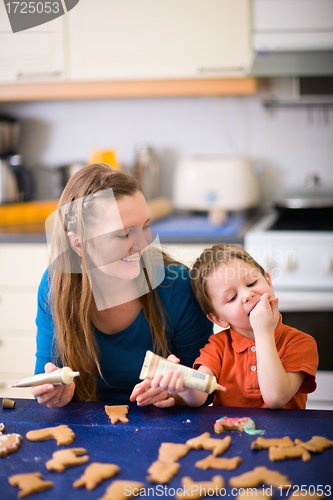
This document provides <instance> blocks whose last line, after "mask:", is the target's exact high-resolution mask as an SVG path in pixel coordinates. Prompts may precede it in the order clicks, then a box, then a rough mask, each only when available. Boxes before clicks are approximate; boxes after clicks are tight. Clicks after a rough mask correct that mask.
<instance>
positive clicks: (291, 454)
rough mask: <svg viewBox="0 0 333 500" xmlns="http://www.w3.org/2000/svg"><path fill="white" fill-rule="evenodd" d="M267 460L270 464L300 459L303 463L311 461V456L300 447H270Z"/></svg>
mask: <svg viewBox="0 0 333 500" xmlns="http://www.w3.org/2000/svg"><path fill="white" fill-rule="evenodd" d="M268 458H269V459H270V460H271V462H276V461H278V460H286V459H287V458H302V460H303V462H308V461H309V460H311V455H310V453H309V452H308V450H306V449H305V448H303V447H302V446H300V445H296V446H293V447H290V448H276V447H275V446H271V447H270V448H269V452H268Z"/></svg>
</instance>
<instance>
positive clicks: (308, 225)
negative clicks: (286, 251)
mask: <svg viewBox="0 0 333 500" xmlns="http://www.w3.org/2000/svg"><path fill="white" fill-rule="evenodd" d="M277 213H278V216H277V219H276V220H275V222H273V224H272V225H271V226H270V227H269V230H275V231H333V207H324V208H278V209H277Z"/></svg>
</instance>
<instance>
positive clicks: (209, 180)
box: [173, 157, 260, 211]
mask: <svg viewBox="0 0 333 500" xmlns="http://www.w3.org/2000/svg"><path fill="white" fill-rule="evenodd" d="M259 195H260V190H259V179H258V175H257V174H256V173H255V169H254V167H253V165H252V163H251V162H250V160H248V159H247V158H233V157H216V158H214V157H212V158H210V157H195V158H183V159H181V160H180V161H179V163H178V165H177V166H176V171H175V176H174V196H173V202H174V205H175V208H178V209H183V210H202V211H211V210H216V209H222V210H244V209H248V208H251V207H253V206H255V205H257V204H258V202H259Z"/></svg>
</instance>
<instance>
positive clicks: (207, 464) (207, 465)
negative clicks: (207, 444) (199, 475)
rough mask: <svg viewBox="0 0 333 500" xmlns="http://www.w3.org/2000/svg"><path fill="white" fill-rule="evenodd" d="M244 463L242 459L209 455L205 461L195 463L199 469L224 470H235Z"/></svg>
mask: <svg viewBox="0 0 333 500" xmlns="http://www.w3.org/2000/svg"><path fill="white" fill-rule="evenodd" d="M241 462H242V459H241V457H233V458H218V457H214V455H208V457H206V458H204V459H203V460H199V461H198V462H196V463H195V467H197V469H203V470H206V469H224V470H235V469H237V467H238V466H239V464H240V463H241Z"/></svg>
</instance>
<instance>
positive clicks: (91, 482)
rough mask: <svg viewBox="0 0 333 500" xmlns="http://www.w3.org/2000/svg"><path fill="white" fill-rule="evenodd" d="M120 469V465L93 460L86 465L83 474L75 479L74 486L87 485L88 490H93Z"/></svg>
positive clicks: (81, 486)
mask: <svg viewBox="0 0 333 500" xmlns="http://www.w3.org/2000/svg"><path fill="white" fill-rule="evenodd" d="M119 471H120V468H119V467H118V465H115V464H101V463H99V462H93V463H92V464H90V465H88V467H86V469H85V471H84V473H83V475H82V476H81V477H80V478H79V479H77V480H76V481H74V483H73V488H83V487H84V486H85V487H86V488H87V490H93V489H94V488H96V486H97V485H98V484H99V483H101V482H102V481H104V480H105V479H110V478H111V477H113V476H115V475H116V474H118V472H119Z"/></svg>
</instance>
